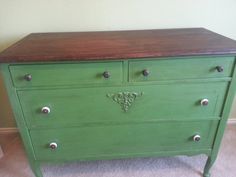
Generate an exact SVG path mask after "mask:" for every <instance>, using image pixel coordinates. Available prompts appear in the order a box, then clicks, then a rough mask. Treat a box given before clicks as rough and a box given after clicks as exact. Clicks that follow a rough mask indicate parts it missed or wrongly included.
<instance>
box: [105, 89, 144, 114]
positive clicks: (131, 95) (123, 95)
mask: <svg viewBox="0 0 236 177" xmlns="http://www.w3.org/2000/svg"><path fill="white" fill-rule="evenodd" d="M142 95H143V92H141V93H136V92H119V93H112V94H107V96H108V97H109V98H112V100H113V101H115V102H117V103H118V104H119V105H120V106H121V108H122V109H123V111H125V112H127V111H128V110H129V108H130V106H131V105H132V103H133V102H134V100H135V99H136V98H137V97H140V96H142Z"/></svg>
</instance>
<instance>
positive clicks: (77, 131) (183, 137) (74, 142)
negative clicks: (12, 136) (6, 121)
mask: <svg viewBox="0 0 236 177" xmlns="http://www.w3.org/2000/svg"><path fill="white" fill-rule="evenodd" d="M217 125H218V121H202V122H200V121H195V122H177V123H171V122H165V123H164V122H158V123H146V124H125V125H113V126H112V125H109V126H96V127H93V126H89V127H80V128H68V129H46V130H32V131H31V132H30V136H31V138H32V143H33V147H34V151H35V156H36V159H37V160H70V159H78V160H80V159H81V160H82V159H88V158H90V159H102V158H106V157H112V158H119V157H122V156H123V157H124V156H126V157H127V156H130V157H132V156H135V155H139V156H140V155H141V154H142V155H153V154H155V153H157V152H161V151H165V152H166V151H177V152H181V151H188V150H189V151H194V150H199V149H210V148H211V147H212V143H213V140H214V134H215V132H216V128H217ZM195 135H200V141H194V140H193V139H194V136H195ZM195 140H196V136H195ZM55 143H56V144H55ZM50 144H51V148H54V147H55V146H54V147H53V146H52V145H53V144H54V145H57V148H56V149H51V148H50Z"/></svg>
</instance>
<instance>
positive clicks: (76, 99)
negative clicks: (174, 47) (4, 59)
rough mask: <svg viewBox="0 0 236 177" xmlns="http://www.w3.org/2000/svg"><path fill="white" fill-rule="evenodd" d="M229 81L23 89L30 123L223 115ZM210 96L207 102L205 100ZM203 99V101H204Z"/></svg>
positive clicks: (23, 103)
mask: <svg viewBox="0 0 236 177" xmlns="http://www.w3.org/2000/svg"><path fill="white" fill-rule="evenodd" d="M227 86H228V83H227V82H214V83H195V84H170V85H149V86H129V87H128V86H126V87H99V88H77V89H56V90H53V89H52V90H51V89H50V90H27V91H18V96H19V99H20V103H21V106H22V109H23V114H24V117H25V119H26V121H27V124H28V126H29V127H31V128H33V127H37V126H43V127H46V126H48V127H57V126H74V125H77V124H82V123H102V122H103V123H110V122H135V121H153V120H160V119H163V120H167V119H171V120H180V119H183V118H184V119H189V120H191V119H208V118H219V117H220V114H221V108H222V104H223V102H224V96H225V92H226V90H227ZM204 99H207V100H208V101H209V103H208V105H205V106H204V105H201V101H203V100H204ZM202 104H204V103H203V102H202Z"/></svg>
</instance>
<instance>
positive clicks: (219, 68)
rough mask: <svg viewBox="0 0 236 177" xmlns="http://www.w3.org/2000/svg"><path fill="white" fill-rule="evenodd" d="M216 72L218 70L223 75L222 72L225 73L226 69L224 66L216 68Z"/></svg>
mask: <svg viewBox="0 0 236 177" xmlns="http://www.w3.org/2000/svg"><path fill="white" fill-rule="evenodd" d="M216 70H217V71H218V72H219V73H221V72H223V71H224V68H223V67H222V66H217V67H216Z"/></svg>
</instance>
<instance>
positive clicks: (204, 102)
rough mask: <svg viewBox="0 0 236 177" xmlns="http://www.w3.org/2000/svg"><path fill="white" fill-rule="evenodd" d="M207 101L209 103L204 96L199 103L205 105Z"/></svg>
mask: <svg viewBox="0 0 236 177" xmlns="http://www.w3.org/2000/svg"><path fill="white" fill-rule="evenodd" d="M208 103H209V100H208V99H206V98H205V99H202V100H201V105H202V106H207V105H208Z"/></svg>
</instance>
